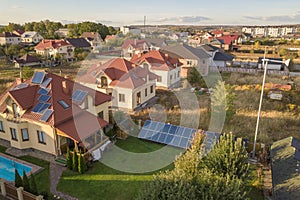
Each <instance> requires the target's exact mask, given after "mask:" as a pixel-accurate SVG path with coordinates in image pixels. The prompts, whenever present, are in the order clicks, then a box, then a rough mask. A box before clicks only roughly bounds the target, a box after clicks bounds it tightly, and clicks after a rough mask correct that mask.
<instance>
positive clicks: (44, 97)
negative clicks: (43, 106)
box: [38, 95, 50, 102]
mask: <svg viewBox="0 0 300 200" xmlns="http://www.w3.org/2000/svg"><path fill="white" fill-rule="evenodd" d="M49 99H50V96H49V95H41V96H40V97H39V98H38V100H39V101H44V102H47V101H48V100H49Z"/></svg>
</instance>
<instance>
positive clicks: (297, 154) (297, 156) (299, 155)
mask: <svg viewBox="0 0 300 200" xmlns="http://www.w3.org/2000/svg"><path fill="white" fill-rule="evenodd" d="M294 158H295V159H296V160H298V161H300V151H299V150H295V154H294Z"/></svg>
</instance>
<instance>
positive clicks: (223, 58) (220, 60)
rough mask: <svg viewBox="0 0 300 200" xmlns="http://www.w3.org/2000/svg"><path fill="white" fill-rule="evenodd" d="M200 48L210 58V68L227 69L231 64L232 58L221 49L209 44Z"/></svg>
mask: <svg viewBox="0 0 300 200" xmlns="http://www.w3.org/2000/svg"><path fill="white" fill-rule="evenodd" d="M200 48H202V49H203V50H204V51H205V52H206V53H208V54H209V55H210V56H211V58H210V64H209V66H210V67H227V66H230V65H231V64H232V61H233V59H234V57H233V56H232V55H231V54H227V53H224V52H223V49H220V48H218V47H216V46H213V45H210V44H205V45H202V46H200Z"/></svg>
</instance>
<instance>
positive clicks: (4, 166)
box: [0, 156, 32, 181]
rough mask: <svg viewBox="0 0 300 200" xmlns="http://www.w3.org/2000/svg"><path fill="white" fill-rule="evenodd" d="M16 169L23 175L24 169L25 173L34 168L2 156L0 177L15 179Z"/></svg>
mask: <svg viewBox="0 0 300 200" xmlns="http://www.w3.org/2000/svg"><path fill="white" fill-rule="evenodd" d="M15 169H17V170H18V172H19V174H20V175H21V176H23V170H24V171H25V173H28V172H30V171H31V170H32V168H31V167H29V166H27V165H23V164H21V163H19V162H16V161H13V160H11V159H8V158H5V157H3V156H0V178H4V179H6V180H8V181H14V180H15Z"/></svg>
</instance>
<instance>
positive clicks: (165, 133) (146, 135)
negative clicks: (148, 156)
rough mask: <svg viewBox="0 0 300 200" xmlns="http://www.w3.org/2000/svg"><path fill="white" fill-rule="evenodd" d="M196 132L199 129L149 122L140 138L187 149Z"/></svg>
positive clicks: (142, 130)
mask: <svg viewBox="0 0 300 200" xmlns="http://www.w3.org/2000/svg"><path fill="white" fill-rule="evenodd" d="M196 132H197V129H192V128H187V127H183V126H175V125H172V124H165V123H162V122H156V121H150V120H147V121H146V122H145V124H144V126H143V128H142V129H141V131H140V133H139V135H138V138H141V139H145V140H150V141H153V142H158V143H161V144H168V145H171V146H175V147H180V148H184V149H186V148H188V147H189V146H190V142H191V140H192V139H193V137H194V136H195V134H196Z"/></svg>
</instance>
